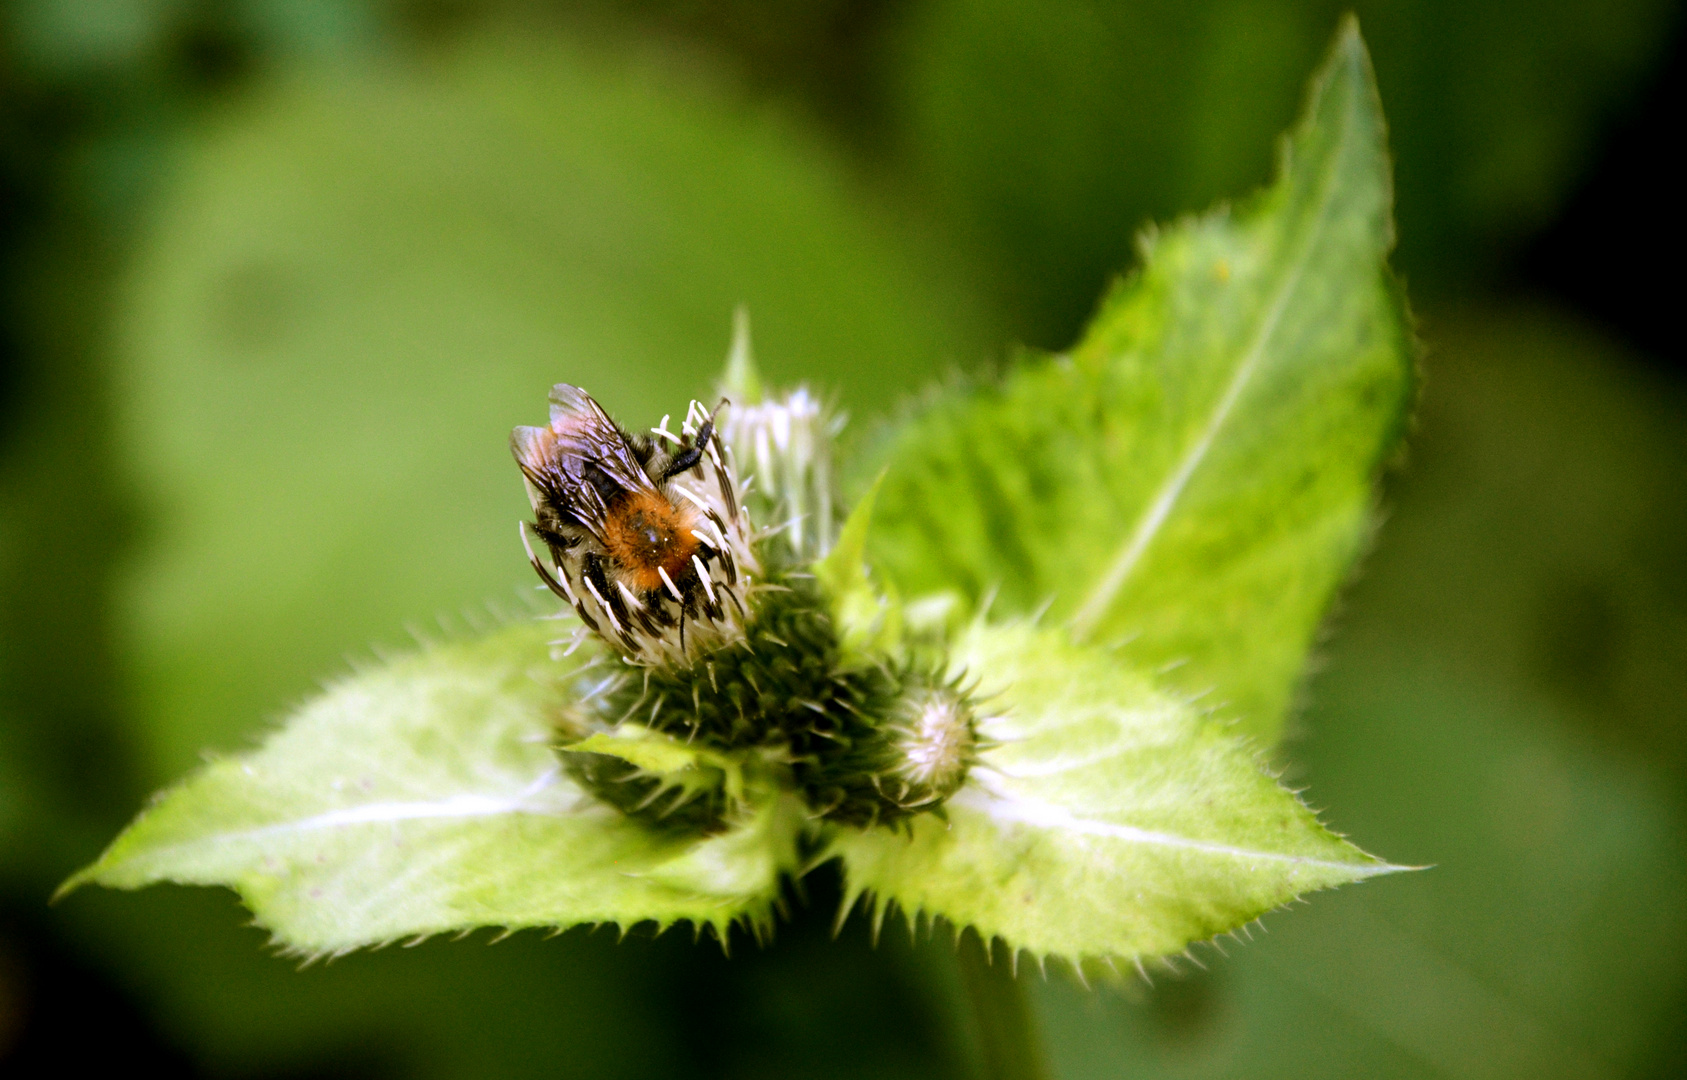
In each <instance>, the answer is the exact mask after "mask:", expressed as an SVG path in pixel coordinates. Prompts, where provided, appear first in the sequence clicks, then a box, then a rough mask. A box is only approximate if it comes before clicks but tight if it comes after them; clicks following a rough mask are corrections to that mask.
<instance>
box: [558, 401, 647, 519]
mask: <svg viewBox="0 0 1687 1080" xmlns="http://www.w3.org/2000/svg"><path fill="white" fill-rule="evenodd" d="M551 431H552V432H553V433H555V435H556V441H557V446H558V448H559V449H561V450H562V451H563V454H562V455H559V456H568V455H575V456H577V457H579V458H580V459H581V460H582V461H583V462H589V463H591V464H592V465H595V466H596V467H597V469H599V470H601V471H602V472H603V473H604V474H605V475H606V476H607V478H608V479H609V480H611V481H613V482H614V484H615V486H616V487H618V488H620V489H621V490H622V491H628V492H634V491H654V490H655V489H656V485H655V483H653V482H652V481H651V479H650V477H649V475H648V474H646V473H645V471H644V467H643V466H642V465H640V464H639V462H638V458H637V457H635V456H634V454H633V448H632V447H631V446H630V445H629V444H628V442H627V435H626V432H624V431H622V430H621V428H620V427H619V426H618V425H617V424H616V423H615V421H613V420H611V419H610V418H609V414H608V413H606V412H604V411H603V406H601V405H599V404H598V403H597V402H596V401H594V400H592V396H591V395H590V394H588V393H586V392H585V391H584V390H582V389H580V388H579V387H578V386H570V385H568V384H567V383H557V384H556V385H555V386H553V387H551Z"/></svg>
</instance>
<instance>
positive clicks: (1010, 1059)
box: [960, 930, 1048, 1080]
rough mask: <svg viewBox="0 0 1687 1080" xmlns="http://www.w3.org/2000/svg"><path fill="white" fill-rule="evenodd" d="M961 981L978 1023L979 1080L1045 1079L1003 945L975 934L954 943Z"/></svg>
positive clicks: (1027, 1009) (1039, 1051)
mask: <svg viewBox="0 0 1687 1080" xmlns="http://www.w3.org/2000/svg"><path fill="white" fill-rule="evenodd" d="M960 961H961V982H962V983H963V984H964V985H965V986H966V994H967V1000H968V1001H969V1002H971V1004H972V1014H973V1017H974V1019H975V1020H976V1021H977V1024H978V1045H979V1048H980V1050H981V1051H982V1053H983V1057H984V1072H983V1076H984V1077H985V1080H1047V1078H1048V1069H1047V1067H1046V1066H1045V1064H1044V1061H1043V1054H1042V1048H1041V1047H1040V1046H1039V1045H1038V1041H1037V1030H1036V1026H1035V1024H1034V1023H1033V1022H1032V1019H1031V1006H1030V1003H1029V1002H1027V1001H1026V1000H1025V991H1024V989H1023V988H1022V987H1021V986H1020V984H1019V980H1018V979H1016V978H1015V977H1014V972H1013V961H1012V957H1011V955H1010V954H1009V953H1008V951H1007V947H1006V946H1005V945H1004V946H1002V948H1001V949H999V950H998V949H996V948H995V942H991V943H990V944H989V945H986V944H985V943H984V942H983V941H982V940H980V938H979V936H978V934H977V933H976V932H975V931H972V930H968V931H966V932H965V933H964V934H962V935H961V940H960Z"/></svg>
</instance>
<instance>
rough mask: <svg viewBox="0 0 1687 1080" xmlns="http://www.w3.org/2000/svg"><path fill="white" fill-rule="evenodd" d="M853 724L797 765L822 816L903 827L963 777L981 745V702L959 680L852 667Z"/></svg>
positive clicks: (801, 780)
mask: <svg viewBox="0 0 1687 1080" xmlns="http://www.w3.org/2000/svg"><path fill="white" fill-rule="evenodd" d="M849 681H850V682H851V683H852V684H853V685H852V687H851V689H852V691H853V693H852V694H851V695H850V699H849V700H850V701H851V702H852V704H853V708H851V710H850V715H851V716H852V718H853V722H852V723H851V724H850V725H848V726H847V728H846V729H845V730H842V731H840V732H837V733H835V734H833V735H832V736H831V738H830V739H829V740H827V744H815V745H812V747H811V749H812V754H811V756H810V757H809V758H807V759H801V760H799V761H798V763H797V766H796V775H797V781H798V783H799V784H800V785H801V786H802V787H803V789H804V794H805V795H806V797H807V799H808V801H809V804H810V805H811V806H813V807H814V808H815V810H816V811H817V813H818V814H819V815H820V816H821V817H824V818H827V819H829V820H832V821H841V822H845V823H848V824H852V825H868V826H870V825H875V824H885V825H898V824H901V823H903V822H904V821H905V820H906V819H907V818H908V817H909V816H910V815H912V814H916V813H919V812H921V811H925V810H932V809H934V808H936V807H939V806H941V805H942V803H943V801H944V800H945V799H947V798H949V796H951V795H953V794H954V793H955V792H956V791H958V790H960V786H961V784H963V783H964V782H965V781H966V777H967V772H968V770H969V769H971V767H972V766H973V764H974V763H975V762H976V761H977V758H978V751H979V749H980V743H979V736H978V715H977V703H976V702H975V701H974V700H973V698H972V697H971V695H970V694H969V693H968V692H967V690H966V689H965V688H964V687H963V686H962V685H961V682H960V680H959V679H949V680H944V679H942V678H941V677H940V676H938V675H937V674H935V673H932V672H929V671H926V670H923V669H921V668H919V667H917V666H909V667H907V668H904V669H902V670H900V671H891V670H887V669H885V668H882V667H874V668H869V669H867V670H865V671H860V672H855V673H853V674H852V675H851V676H850V677H849Z"/></svg>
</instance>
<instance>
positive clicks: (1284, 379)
mask: <svg viewBox="0 0 1687 1080" xmlns="http://www.w3.org/2000/svg"><path fill="white" fill-rule="evenodd" d="M1384 136H1385V132H1384V125H1383V118H1382V112H1381V108H1380V105H1379V104H1378V100H1377V96H1376V88H1375V83H1374V80H1373V78H1372V74H1371V68H1370V63H1369V60H1368V58H1367V57H1366V54H1365V50H1364V46H1363V44H1362V43H1361V41H1360V39H1359V35H1358V29H1357V26H1356V25H1355V24H1353V23H1351V22H1350V23H1349V24H1348V25H1347V26H1346V27H1345V28H1344V29H1343V31H1342V33H1341V34H1340V35H1339V36H1338V39H1337V42H1336V45H1335V48H1334V50H1333V53H1332V55H1331V57H1330V59H1329V61H1328V62H1327V63H1326V65H1325V67H1324V68H1323V70H1322V71H1321V73H1320V74H1319V75H1318V76H1317V78H1316V80H1315V82H1314V84H1313V88H1312V92H1311V95H1310V97H1309V99H1308V104H1307V110H1306V113H1305V116H1304V118H1303V120H1302V121H1301V123H1300V125H1299V126H1298V127H1297V128H1296V130H1295V131H1294V132H1293V133H1292V134H1291V135H1290V137H1289V138H1288V139H1287V140H1285V143H1284V147H1283V154H1282V166H1281V173H1280V176H1279V178H1278V180H1277V181H1276V182H1275V183H1274V184H1273V185H1272V186H1271V187H1269V188H1268V189H1266V190H1265V191H1263V192H1261V193H1260V194H1259V195H1258V196H1257V197H1255V198H1254V199H1252V200H1251V201H1250V202H1248V203H1246V204H1245V205H1244V206H1242V207H1241V208H1238V209H1235V210H1232V209H1229V208H1223V207H1221V208H1219V209H1217V210H1215V211H1213V212H1211V213H1209V214H1207V215H1205V216H1204V217H1200V218H1197V219H1191V220H1185V221H1182V222H1179V223H1178V224H1176V225H1175V226H1173V227H1170V228H1168V229H1165V230H1163V231H1161V232H1159V233H1153V232H1150V233H1149V234H1147V235H1146V236H1145V237H1144V240H1143V245H1142V250H1143V266H1142V268H1141V269H1140V271H1138V272H1137V273H1136V274H1135V275H1134V276H1133V277H1131V278H1130V279H1129V280H1127V281H1126V282H1124V283H1123V284H1122V285H1121V286H1119V287H1118V288H1117V289H1116V290H1115V291H1114V292H1113V294H1112V295H1111V296H1109V297H1108V298H1107V299H1106V301H1105V302H1104V303H1103V305H1102V307H1101V310H1100V313H1099V314H1098V315H1097V317H1096V319H1095V321H1094V323H1093V324H1092V325H1091V327H1090V329H1089V331H1088V332H1087V333H1086V334H1085V336H1084V338H1083V340H1082V341H1080V342H1079V343H1078V345H1077V347H1076V348H1074V349H1073V350H1072V351H1071V353H1070V354H1068V355H1062V356H1057V357H1048V358H1042V359H1037V360H1032V361H1029V362H1026V363H1023V364H1021V365H1020V366H1018V367H1017V368H1016V369H1014V370H1013V371H1012V372H1010V373H1009V374H1008V376H1007V377H1006V378H1005V379H1004V380H1003V381H1001V382H1000V384H999V385H991V386H983V387H977V388H972V389H969V390H966V391H963V392H961V393H956V394H951V395H948V396H946V397H942V398H939V399H938V400H937V401H936V402H934V403H933V404H932V405H931V406H930V407H929V408H928V409H926V410H925V411H924V412H923V414H921V415H919V416H918V417H916V418H915V419H914V421H913V422H912V423H910V424H909V425H908V426H907V427H905V428H904V429H902V431H901V432H900V433H899V434H898V435H897V436H896V438H895V441H894V443H893V444H892V446H891V449H890V454H889V459H888V463H889V472H888V474H887V475H886V477H885V480H884V482H883V484H882V487H881V490H880V492H879V495H878V509H877V511H876V513H875V521H874V528H873V537H872V545H871V546H872V552H873V556H874V560H875V562H876V564H877V565H879V566H881V567H883V568H884V569H885V570H887V571H888V572H889V574H890V576H891V578H892V579H894V580H895V582H896V584H897V585H898V586H899V587H900V589H901V591H902V592H903V593H904V594H923V593H933V592H940V591H944V590H952V589H959V590H961V591H962V592H963V593H964V594H966V595H967V596H969V597H971V598H972V599H973V600H974V601H977V600H979V599H980V598H982V597H984V596H986V595H989V594H992V593H993V594H994V595H995V596H996V597H997V601H996V602H997V604H998V605H999V607H998V610H1006V611H1009V612H1027V611H1032V610H1036V609H1038V608H1039V607H1041V606H1042V605H1045V604H1047V605H1050V611H1051V614H1052V616H1053V618H1054V619H1055V620H1057V621H1060V622H1064V623H1066V624H1067V625H1069V626H1070V627H1071V628H1072V630H1073V632H1074V633H1075V634H1076V635H1077V636H1078V637H1079V638H1080V639H1082V640H1087V641H1092V642H1096V643H1098V644H1102V645H1107V646H1118V651H1117V653H1116V655H1117V656H1118V658H1119V660H1120V661H1121V662H1124V663H1129V664H1132V665H1134V666H1137V667H1139V668H1141V669H1143V670H1161V671H1163V672H1164V673H1165V683H1166V685H1168V686H1169V687H1171V688H1174V689H1176V690H1177V691H1179V692H1182V693H1201V694H1207V695H1210V696H1209V697H1208V698H1207V699H1206V700H1208V701H1209V702H1212V703H1215V704H1219V705H1222V706H1223V707H1224V709H1225V713H1226V715H1227V716H1229V717H1231V718H1233V719H1235V720H1236V721H1237V722H1238V723H1239V725H1240V730H1245V731H1247V732H1250V733H1252V734H1255V735H1258V736H1261V737H1264V738H1268V739H1270V738H1275V737H1276V735H1277V733H1278V732H1279V730H1280V728H1281V724H1282V721H1283V717H1284V713H1285V711H1286V706H1287V704H1288V701H1289V698H1290V695H1291V693H1292V690H1293V688H1294V684H1295V682H1296V680H1297V678H1298V677H1299V675H1300V672H1301V670H1302V668H1303V667H1304V665H1305V661H1306V654H1307V651H1308V649H1309V647H1310V646H1311V644H1312V642H1313V638H1314V634H1315V633H1316V630H1317V627H1318V624H1319V621H1320V620H1321V619H1322V618H1323V616H1324V613H1325V611H1326V609H1327V608H1328V607H1329V604H1330V600H1331V597H1332V595H1333V593H1334V591H1335V589H1336V587H1337V585H1338V584H1339V583H1340V582H1341V580H1342V579H1343V577H1344V575H1345V574H1346V573H1347V572H1348V568H1349V566H1350V565H1351V564H1352V562H1353V560H1354V557H1355V556H1356V555H1357V554H1358V552H1359V550H1360V549H1361V547H1362V546H1363V544H1364V543H1365V539H1366V536H1367V533H1368V530H1369V528H1370V521H1371V517H1370V510H1371V505H1372V500H1373V496H1372V485H1373V481H1374V478H1375V476H1376V473H1377V470H1378V468H1379V465H1380V464H1381V462H1382V461H1383V459H1384V457H1385V456H1386V455H1387V453H1388V452H1389V451H1390V450H1391V449H1392V447H1393V446H1394V444H1395V442H1396V440H1397V438H1398V436H1399V434H1400V432H1401V429H1402V426H1403V421H1404V418H1405V415H1406V409H1407V407H1408V404H1409V400H1410V397H1411V388H1412V361H1411V349H1410V347H1409V335H1408V330H1407V316H1406V313H1405V309H1404V305H1403V301H1402V299H1401V295H1400V293H1399V291H1398V289H1397V287H1396V285H1395V283H1394V281H1393V279H1392V277H1391V276H1390V274H1389V271H1388V268H1387V265H1386V261H1385V260H1386V256H1387V253H1388V251H1389V249H1390V247H1391V246H1392V244H1393V227H1392V222H1391V216H1390V215H1391V191H1390V182H1389V163H1388V155H1387V150H1386V147H1385V138H1384Z"/></svg>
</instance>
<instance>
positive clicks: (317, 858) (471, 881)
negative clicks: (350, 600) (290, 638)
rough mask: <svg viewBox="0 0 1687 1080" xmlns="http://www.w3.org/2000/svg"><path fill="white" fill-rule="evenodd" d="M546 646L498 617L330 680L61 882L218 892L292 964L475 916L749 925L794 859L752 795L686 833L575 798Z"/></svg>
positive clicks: (564, 669)
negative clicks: (707, 826)
mask: <svg viewBox="0 0 1687 1080" xmlns="http://www.w3.org/2000/svg"><path fill="white" fill-rule="evenodd" d="M555 636H556V629H555V624H554V623H538V624H535V623H528V624H524V625H518V626H513V627H510V628H508V629H505V630H502V631H500V632H498V633H496V634H493V635H491V636H489V637H487V638H484V639H481V640H479V641H476V642H472V643H465V644H451V645H441V646H437V647H434V648H431V649H428V650H426V651H424V652H422V653H420V654H419V655H416V656H412V657H409V658H406V659H403V660H399V661H397V662H395V663H393V664H391V665H388V666H385V667H382V668H379V669H377V670H373V671H368V672H364V673H362V674H359V675H356V676H354V677H352V678H349V679H346V680H344V681H343V682H341V683H339V684H338V685H336V686H334V687H332V688H330V689H329V690H328V692H327V693H326V694H324V695H323V696H321V697H319V698H317V699H316V700H314V701H313V702H311V703H310V704H308V705H306V706H305V707H304V708H303V709H301V710H300V711H299V713H298V714H297V715H295V716H294V717H293V718H292V719H291V720H290V721H289V722H288V724H287V725H286V726H285V727H284V728H283V729H282V730H281V731H279V732H277V733H276V734H274V735H272V736H271V737H270V738H269V739H268V740H267V741H265V743H264V744H263V746H262V747H261V748H259V749H258V750H257V751H255V752H253V753H251V754H247V755H244V756H240V757H230V758H225V759H222V760H218V761H214V762H212V763H211V764H209V765H208V766H206V767H205V768H204V769H203V770H202V771H200V772H199V773H198V774H196V775H194V776H192V777H190V778H189V779H188V780H187V781H185V782H184V783H182V784H181V785H180V786H178V787H176V788H173V789H171V790H170V791H167V792H165V793H164V794H163V795H162V796H161V797H160V798H159V800H158V802H157V803H156V804H154V805H153V806H152V807H150V808H148V809H147V810H146V811H145V812H144V813H143V814H142V815H141V816H140V817H139V818H138V819H137V820H136V821H135V822H134V823H133V824H132V825H130V826H129V828H128V829H127V830H126V831H125V832H124V833H123V834H122V835H121V836H119V837H118V838H117V840H116V841H115V842H114V843H113V844H112V845H111V847H110V848H109V849H108V850H107V851H106V852H105V854H103V855H102V856H101V857H100V859H99V860H98V861H97V862H95V863H94V864H93V865H92V866H90V867H88V868H87V869H85V870H83V871H81V872H80V873H78V874H77V875H76V876H75V877H74V878H72V879H71V880H70V881H69V882H67V883H66V885H65V889H66V890H69V889H72V888H75V887H77V886H79V885H83V884H100V885H108V886H113V887H116V888H138V887H141V886H144V885H149V884H152V883H155V882H160V881H174V882H181V883H185V884H196V885H227V886H230V887H231V888H233V889H235V890H236V891H237V892H238V893H239V894H240V896H241V898H242V899H243V900H244V901H245V902H246V904H247V905H248V906H249V907H250V908H251V909H252V912H253V914H254V915H255V916H256V919H257V922H258V923H259V924H260V925H262V926H264V927H267V928H268V929H269V930H271V931H272V932H273V933H274V934H275V936H276V939H277V940H278V941H279V942H281V943H282V944H284V945H285V946H287V947H288V948H289V949H292V950H295V951H298V952H301V953H307V954H319V953H333V952H340V951H344V950H348V949H353V948H358V947H361V946H365V945H375V944H379V943H381V942H385V941H391V940H394V939H397V938H407V937H416V936H426V935H430V934H437V933H442V932H446V931H453V930H461V929H468V928H472V927H477V926H488V925H490V926H504V927H511V928H517V927H528V926H569V925H574V924H577V923H598V922H613V923H620V924H622V925H623V926H627V925H631V924H633V923H637V922H640V921H644V920H651V921H654V922H656V923H657V924H659V925H663V926H665V925H668V924H670V923H673V922H676V921H681V920H690V921H693V922H695V923H697V924H699V925H705V924H706V925H709V926H712V927H714V928H715V930H716V932H717V933H719V934H721V935H722V936H723V937H724V936H725V934H726V933H727V930H728V927H729V925H730V924H731V923H732V922H734V921H737V920H747V921H749V922H750V923H751V924H752V926H756V927H759V926H760V925H761V924H763V923H765V920H766V918H767V916H768V909H769V905H770V904H771V902H772V900H773V898H774V896H775V894H776V891H777V888H778V882H779V877H780V874H781V873H782V872H783V871H784V870H786V869H788V868H789V867H790V866H791V865H793V864H794V861H795V855H794V849H793V844H794V839H793V837H792V835H791V833H790V830H789V829H788V828H783V827H781V825H780V824H779V822H778V821H777V820H776V817H777V815H775V814H774V805H773V799H772V797H771V796H768V797H766V798H764V799H763V800H762V803H761V804H759V805H757V806H756V807H754V809H753V812H752V813H751V814H750V815H749V819H748V821H747V823H746V824H744V825H742V826H740V827H739V828H737V829H734V830H730V831H728V832H727V833H725V834H722V835H720V836H715V837H711V838H707V839H702V840H694V839H686V838H683V837H676V836H674V835H672V834H669V833H661V832H657V831H653V830H649V829H646V828H645V827H643V826H642V825H640V824H639V823H637V822H635V821H633V820H632V819H629V818H627V817H625V816H623V815H622V814H621V813H619V812H618V811H616V810H614V809H612V808H610V807H608V806H607V805H605V804H603V803H601V802H599V801H597V800H596V799H594V798H592V797H590V796H589V795H587V794H585V793H584V792H582V791H581V790H580V789H579V788H578V787H577V786H575V785H574V784H573V783H572V782H571V781H570V780H569V779H568V778H567V776H566V774H564V772H563V771H562V768H561V764H560V762H559V760H558V758H557V755H556V753H555V752H554V751H553V750H552V749H551V748H550V744H551V743H552V742H553V741H554V740H555V732H554V730H553V729H552V728H551V727H550V720H549V719H548V718H555V717H557V716H558V715H559V714H560V713H561V711H562V710H563V709H565V708H566V706H567V704H568V702H569V700H570V698H571V696H572V695H573V694H574V693H575V692H576V690H575V682H576V679H577V677H579V676H580V675H581V674H582V672H583V668H584V667H585V665H586V664H589V663H590V661H584V662H575V663H573V664H564V663H558V662H556V661H554V660H553V659H552V656H551V649H552V646H551V645H550V644H549V642H550V640H551V639H552V638H554V637H555ZM585 675H586V677H587V678H589V677H590V674H589V672H585ZM723 864H726V865H729V867H730V872H722V871H721V869H720V867H721V866H722V865H723Z"/></svg>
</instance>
